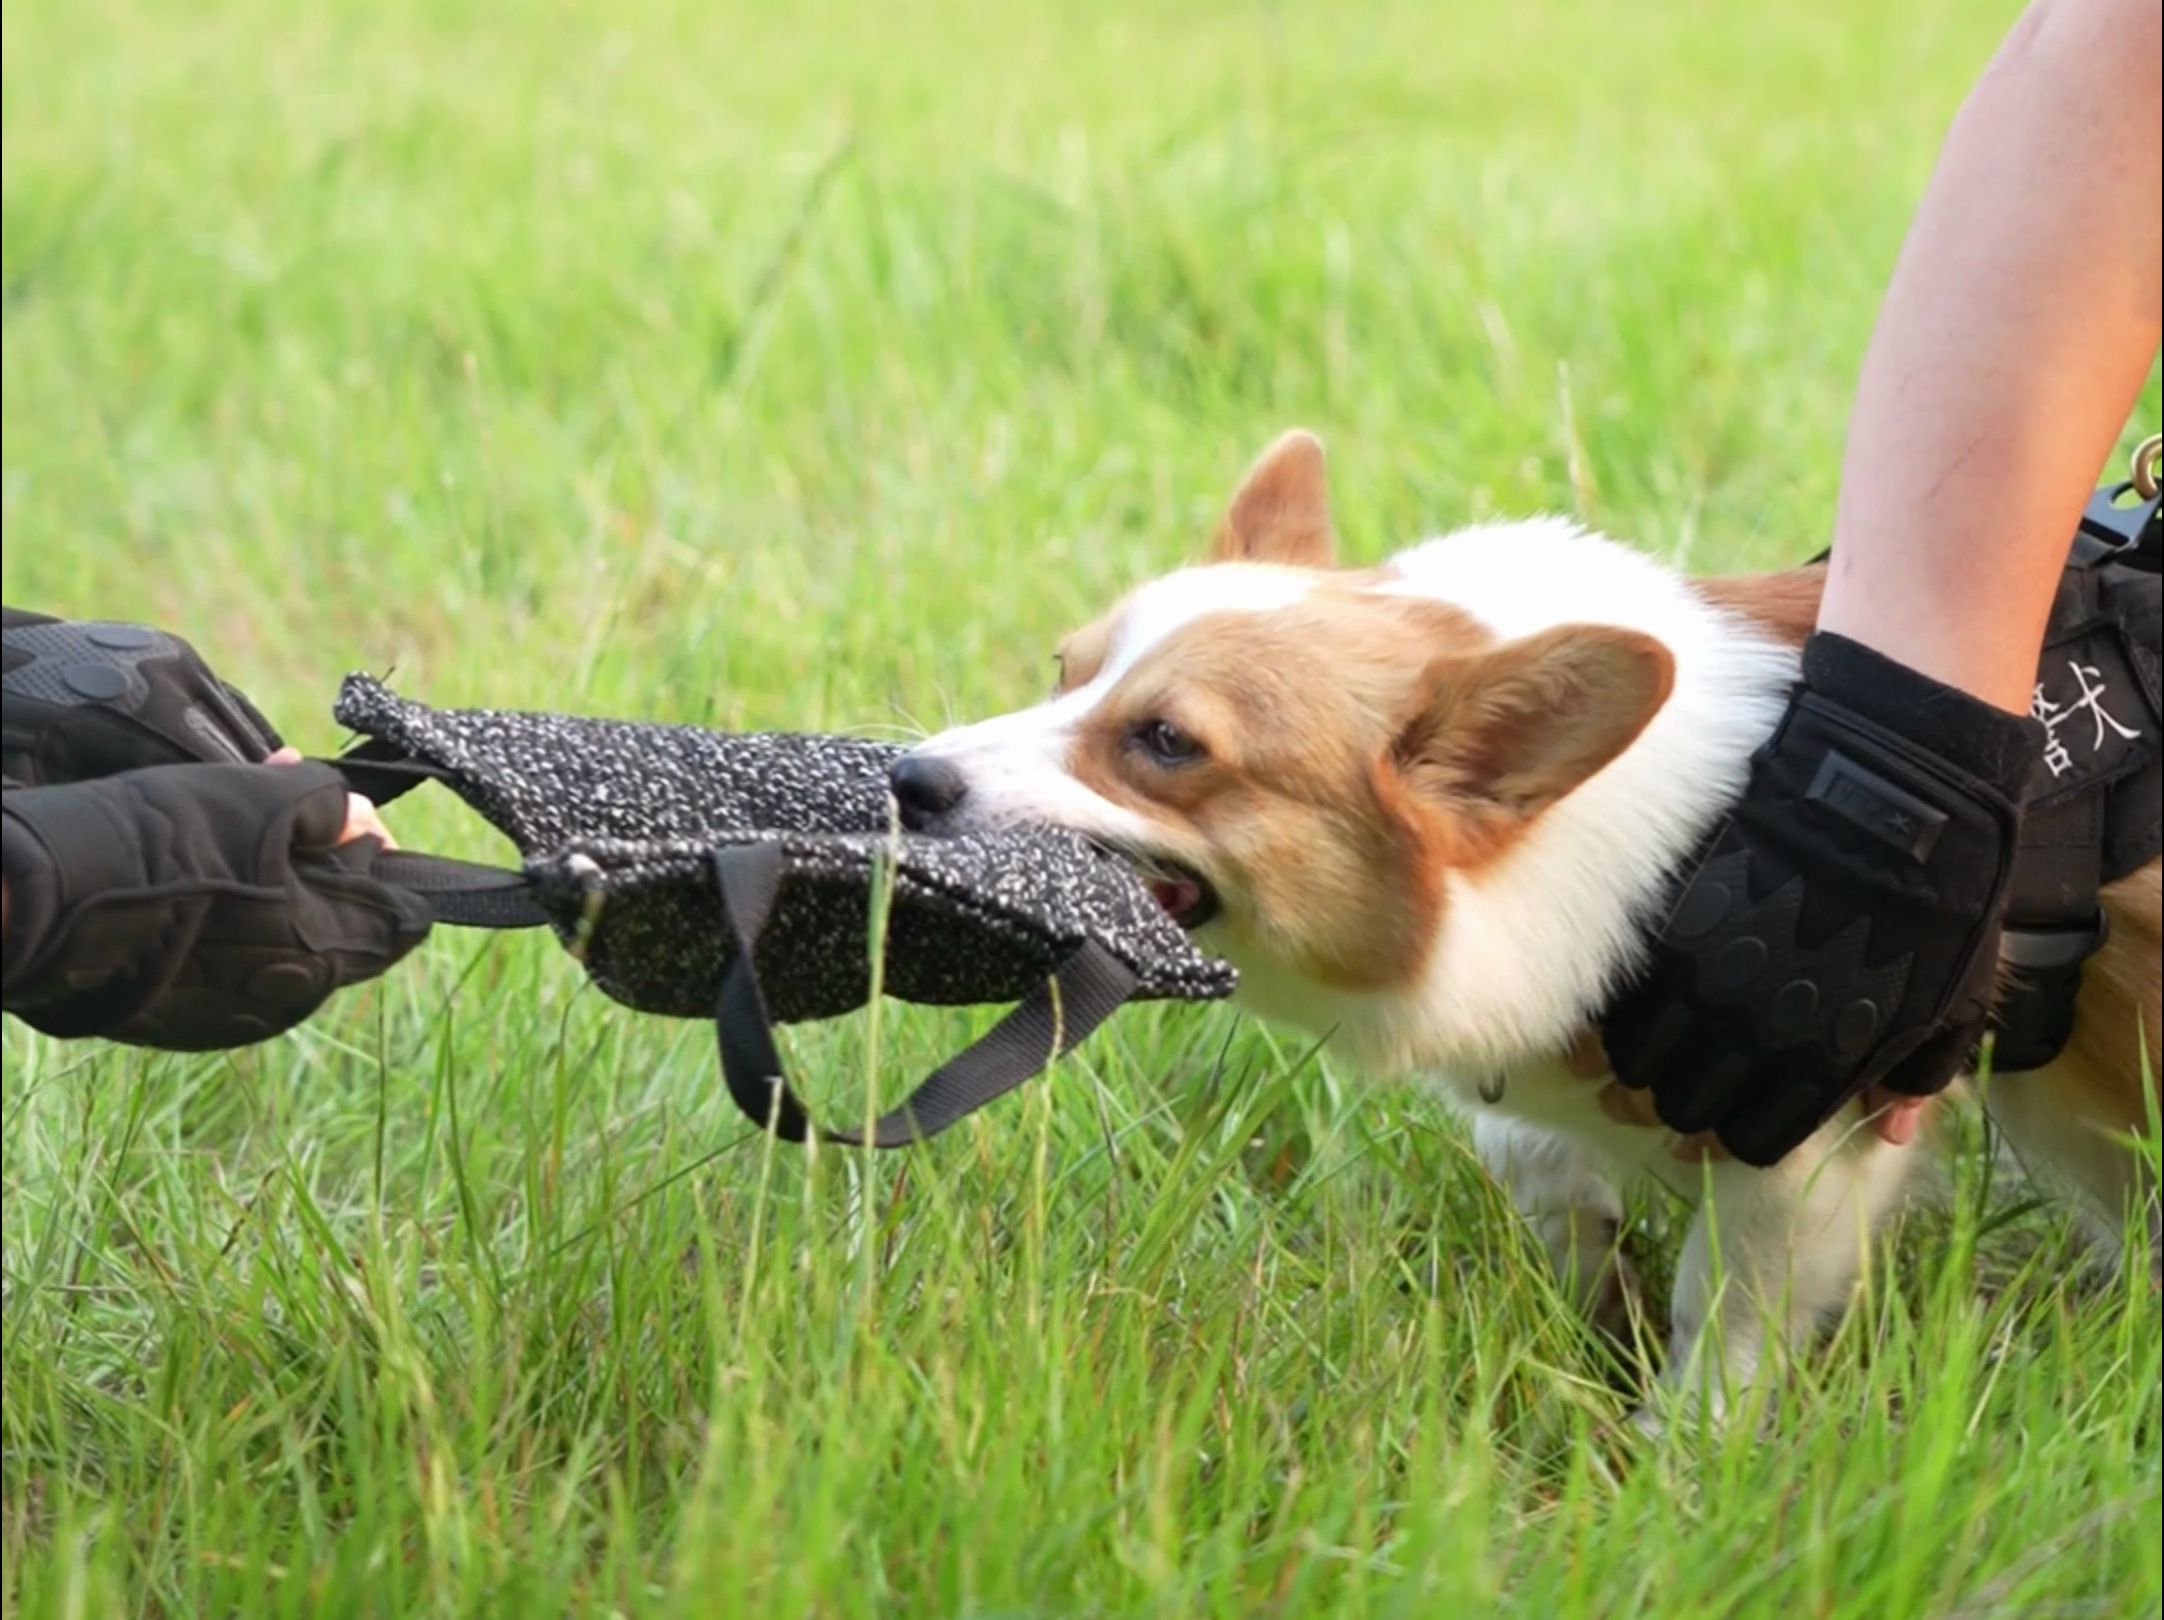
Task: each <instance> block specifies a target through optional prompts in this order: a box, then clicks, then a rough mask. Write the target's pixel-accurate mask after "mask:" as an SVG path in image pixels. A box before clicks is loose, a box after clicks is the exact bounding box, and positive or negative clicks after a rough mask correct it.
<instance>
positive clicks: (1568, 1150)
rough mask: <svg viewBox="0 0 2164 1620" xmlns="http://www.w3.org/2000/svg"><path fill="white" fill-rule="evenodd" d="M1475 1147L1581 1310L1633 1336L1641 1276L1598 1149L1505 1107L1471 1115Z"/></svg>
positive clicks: (1618, 1334) (1610, 1329)
mask: <svg viewBox="0 0 2164 1620" xmlns="http://www.w3.org/2000/svg"><path fill="white" fill-rule="evenodd" d="M1473 1149H1474V1151H1475V1152H1476V1153H1478V1154H1479V1156H1480V1162H1481V1164H1482V1165H1483V1166H1484V1167H1485V1168H1486V1169H1487V1171H1488V1173H1489V1174H1490V1175H1492V1176H1494V1177H1495V1179H1496V1180H1497V1181H1499V1182H1501V1183H1502V1185H1503V1188H1504V1190H1505V1191H1506V1192H1507V1193H1508V1194H1509V1195H1510V1202H1511V1205H1512V1207H1513V1208H1515V1209H1516V1210H1517V1212H1518V1213H1519V1214H1520V1215H1521V1216H1523V1217H1524V1219H1525V1222H1526V1224H1527V1225H1528V1226H1530V1227H1531V1228H1532V1230H1533V1235H1534V1236H1535V1237H1537V1238H1538V1239H1539V1240H1540V1244H1541V1247H1542V1248H1543V1249H1545V1250H1546V1251H1547V1255H1548V1260H1549V1263H1550V1264H1551V1265H1553V1266H1554V1267H1555V1274H1556V1277H1557V1278H1558V1279H1559V1280H1560V1281H1561V1282H1562V1284H1563V1288H1564V1291H1565V1292H1566V1293H1567V1294H1568V1295H1569V1296H1570V1298H1571V1299H1572V1301H1573V1302H1574V1303H1575V1304H1576V1305H1577V1307H1578V1309H1579V1311H1580V1312H1581V1313H1582V1314H1583V1315H1584V1316H1585V1317H1586V1318H1587V1319H1588V1320H1589V1321H1590V1322H1592V1324H1593V1325H1594V1326H1595V1327H1596V1328H1598V1329H1600V1330H1601V1331H1602V1332H1603V1333H1605V1334H1607V1335H1609V1336H1610V1337H1611V1338H1613V1339H1615V1340H1616V1341H1617V1342H1619V1343H1625V1344H1627V1343H1629V1342H1630V1340H1631V1337H1632V1332H1631V1329H1632V1317H1633V1315H1634V1313H1636V1312H1637V1310H1638V1308H1639V1304H1638V1278H1637V1276H1636V1274H1635V1273H1634V1272H1633V1271H1632V1270H1631V1267H1630V1262H1629V1261H1628V1260H1626V1259H1625V1258H1624V1257H1623V1254H1622V1252H1621V1250H1620V1248H1619V1247H1618V1241H1619V1239H1620V1238H1621V1236H1622V1231H1623V1200H1622V1197H1621V1195H1620V1194H1619V1193H1618V1192H1617V1191H1616V1184H1615V1181H1614V1179H1613V1178H1612V1177H1611V1176H1610V1175H1609V1174H1608V1173H1607V1172H1606V1171H1605V1170H1604V1169H1603V1167H1602V1166H1601V1165H1600V1164H1599V1163H1598V1162H1597V1161H1596V1160H1595V1159H1594V1158H1593V1156H1592V1155H1591V1154H1589V1153H1587V1152H1585V1151H1584V1150H1583V1149H1582V1148H1579V1147H1578V1146H1576V1145H1575V1144H1573V1143H1571V1142H1569V1141H1567V1140H1566V1139H1565V1138H1563V1137H1561V1136H1559V1135H1557V1134H1555V1133H1554V1132H1552V1131H1547V1130H1543V1129H1542V1128H1541V1127H1539V1126H1537V1125H1529V1124H1526V1123H1524V1122H1523V1121H1520V1120H1515V1119H1511V1118H1508V1117H1507V1116H1505V1115H1501V1114H1495V1113H1489V1112H1485V1111H1483V1112H1480V1113H1476V1114H1475V1115H1474V1116H1473Z"/></svg>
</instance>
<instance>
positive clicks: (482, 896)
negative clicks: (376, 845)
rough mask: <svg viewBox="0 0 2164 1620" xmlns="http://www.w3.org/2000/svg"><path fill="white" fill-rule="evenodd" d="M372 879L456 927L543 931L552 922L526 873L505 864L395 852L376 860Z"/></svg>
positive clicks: (407, 851) (386, 851) (371, 873)
mask: <svg viewBox="0 0 2164 1620" xmlns="http://www.w3.org/2000/svg"><path fill="white" fill-rule="evenodd" d="M369 875H370V876H372V877H374V878H376V879H378V880H379V881H381V882H384V883H388V884H390V885H391V886H392V887H394V888H399V889H404V890H406V891H408V892H409V893H412V894H417V895H419V896H420V897H421V898H422V899H424V900H426V901H427V902H428V908H429V910H431V911H433V912H434V913H435V914H436V921H438V922H440V923H450V924H452V925H453V926H454V927H459V928H539V927H540V926H541V925H542V924H543V923H545V922H547V921H548V920H549V917H548V913H547V912H545V911H543V910H542V909H541V903H540V902H539V901H538V900H536V899H535V898H534V893H533V887H532V885H531V884H529V883H528V882H527V881H526V874H525V873H523V872H512V871H507V870H505V869H504V868H503V867H500V866H483V865H481V864H480V863H479V862H478V861H454V860H452V859H451V858H450V857H449V856H448V855H421V854H417V853H415V852H414V851H412V850H406V849H392V850H385V851H384V852H383V853H382V854H381V855H378V856H377V857H376V859H375V862H374V864H373V865H371V866H370V867H369Z"/></svg>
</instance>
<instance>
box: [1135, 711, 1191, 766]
mask: <svg viewBox="0 0 2164 1620" xmlns="http://www.w3.org/2000/svg"><path fill="white" fill-rule="evenodd" d="M1134 738H1135V741H1136V742H1138V743H1140V744H1141V745H1142V747H1143V748H1144V749H1145V750H1146V751H1147V752H1148V754H1149V756H1150V758H1151V759H1153V760H1155V761H1156V762H1157V763H1158V764H1160V765H1185V764H1187V763H1188V762H1189V761H1191V760H1197V759H1200V758H1201V757H1202V744H1201V743H1199V742H1197V741H1196V740H1195V739H1194V738H1193V737H1191V736H1189V735H1188V734H1187V733H1186V732H1184V731H1182V730H1181V729H1180V728H1179V727H1178V726H1176V725H1174V724H1173V723H1172V722H1171V721H1170V720H1155V719H1152V720H1145V721H1143V722H1142V723H1141V724H1140V725H1138V726H1136V727H1135V731H1134Z"/></svg>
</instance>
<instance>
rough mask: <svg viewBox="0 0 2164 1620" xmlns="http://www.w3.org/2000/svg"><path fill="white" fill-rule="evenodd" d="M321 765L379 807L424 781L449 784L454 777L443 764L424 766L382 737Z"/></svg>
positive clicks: (327, 760)
mask: <svg viewBox="0 0 2164 1620" xmlns="http://www.w3.org/2000/svg"><path fill="white" fill-rule="evenodd" d="M321 763H323V764H325V765H328V766H330V768H331V769H332V770H334V771H336V772H337V773H338V774H339V775H340V776H343V777H344V778H345V779H346V786H348V787H350V788H351V789H352V790H353V791H354V792H356V793H358V794H360V795H361V796H362V797H363V798H365V799H372V800H374V801H375V802H376V803H377V804H389V803H390V802H391V801H392V800H393V799H396V798H399V797H400V796H402V795H404V794H407V793H411V792H412V791H413V790H414V789H415V788H417V787H419V786H420V785H421V784H422V783H423V782H443V781H447V780H449V778H450V774H451V773H450V772H449V771H447V770H445V769H444V768H443V767H442V766H440V765H425V764H423V763H422V762H421V761H420V760H417V759H413V758H411V757H409V756H408V755H407V753H406V751H405V750H404V749H403V748H400V747H399V746H398V744H396V743H393V742H385V741H384V740H383V739H382V738H381V737H370V738H369V739H367V741H365V742H361V743H357V744H355V745H354V746H353V747H351V748H349V749H347V750H346V751H345V752H344V753H342V754H339V755H337V756H336V757H335V758H332V759H326V760H323V761H322V762H321Z"/></svg>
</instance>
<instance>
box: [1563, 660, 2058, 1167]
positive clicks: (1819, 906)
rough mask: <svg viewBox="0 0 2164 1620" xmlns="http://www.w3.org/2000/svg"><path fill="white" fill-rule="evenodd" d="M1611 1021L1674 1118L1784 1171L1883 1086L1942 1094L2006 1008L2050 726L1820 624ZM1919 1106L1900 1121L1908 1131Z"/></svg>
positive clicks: (1897, 1092)
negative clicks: (2002, 950) (2012, 887)
mask: <svg viewBox="0 0 2164 1620" xmlns="http://www.w3.org/2000/svg"><path fill="white" fill-rule="evenodd" d="M1803 672H1804V679H1803V682H1802V684H1801V685H1800V686H1799V687H1798V688H1797V691H1796V694H1795V696H1794V698H1793V699H1792V701H1791V703H1790V706H1789V710H1788V713H1787V715H1786V716H1785V717H1784V718H1783V720H1782V722H1781V724H1780V726H1779V727H1778V728H1777V730H1776V731H1775V733H1774V736H1773V738H1772V739H1771V740H1770V741H1769V742H1768V743H1767V745H1766V746H1765V748H1763V749H1762V750H1761V751H1760V753H1759V755H1758V758H1757V759H1756V760H1755V761H1754V763H1753V767H1752V773H1751V780H1750V785H1749V787H1748V788H1747V789H1746V791H1745V794H1744V797H1743V800H1742V802H1741V803H1740V804H1739V805H1738V806H1737V807H1736V810H1735V812H1734V814H1733V815H1732V816H1731V817H1730V819H1729V820H1728V822H1727V823H1725V824H1724V825H1723V826H1722V827H1721V828H1720V829H1719V830H1718V831H1717V832H1716V833H1715V835H1714V837H1713V840H1712V842H1711V844H1710V845H1709V847H1708V852H1707V855H1706V858H1705V859H1704V860H1703V861H1702V862H1701V864H1700V865H1699V867H1698V868H1697V870H1696V871H1694V872H1693V873H1692V874H1691V875H1690V877H1689V878H1688V880H1687V881H1686V882H1685V883H1684V885H1683V887H1682V890H1681V893H1680V894H1679V896H1678V898H1677V900H1676V903H1675V905H1674V907H1673V908H1672V909H1671V911H1670V913H1669V916H1668V919H1667V921H1666V923H1665V925H1664V926H1663V928H1662V930H1661V933H1660V936H1659V938H1658V939H1657V940H1656V941H1655V943H1654V949H1653V954H1652V959H1651V961H1650V962H1649V964H1648V968H1647V971H1646V972H1645V974H1644V975H1643V976H1642V977H1641V978H1640V979H1639V981H1638V982H1637V983H1636V984H1634V985H1632V986H1630V987H1629V988H1628V989H1626V991H1625V992H1624V993H1623V995H1622V996H1621V997H1620V998H1619V999H1618V1000H1617V1002H1616V1003H1615V1005H1614V1006H1612V1007H1611V1008H1610V1009H1609V1012H1608V1014H1607V1016H1606V1017H1605V1018H1604V1020H1603V1022H1602V1036H1603V1040H1604V1044H1605V1046H1606V1048H1607V1052H1608V1055H1609V1057H1610V1059H1611V1060H1612V1061H1613V1063H1614V1065H1615V1071H1616V1076H1617V1078H1618V1079H1619V1080H1620V1081H1622V1082H1623V1084H1625V1085H1626V1086H1634V1087H1643V1088H1650V1089H1651V1091H1652V1094H1653V1100H1654V1103H1655V1106H1656V1108H1657V1109H1658V1111H1659V1115H1660V1118H1661V1119H1662V1121H1663V1122H1664V1123H1665V1124H1667V1125H1668V1126H1669V1127H1670V1128H1671V1129H1674V1130H1676V1131H1679V1132H1682V1133H1684V1134H1685V1135H1687V1136H1688V1135H1695V1134H1697V1133H1700V1132H1705V1131H1711V1132H1712V1133H1713V1134H1714V1136H1715V1137H1716V1139H1717V1140H1718V1142H1719V1143H1720V1145H1721V1146H1722V1147H1723V1148H1725V1149H1726V1150H1727V1151H1728V1152H1729V1153H1731V1154H1733V1155H1734V1156H1735V1157H1736V1158H1738V1159H1741V1160H1743V1161H1744V1162H1745V1163H1748V1164H1753V1165H1770V1164H1772V1163H1774V1162H1776V1161H1777V1160H1779V1159H1780V1158H1781V1157H1782V1156H1783V1155H1784V1154H1786V1153H1787V1152H1788V1151H1789V1150H1790V1149H1792V1148H1794V1147H1795V1146H1797V1145H1798V1144H1799V1143H1801V1142H1802V1141H1803V1140H1804V1139H1805V1138H1806V1137H1807V1136H1809V1135H1810V1134H1811V1133H1812V1132H1813V1131H1814V1130H1816V1129H1817V1128H1818V1126H1819V1125H1821V1124H1822V1123H1824V1121H1825V1120H1827V1119H1828V1118H1830V1117H1831V1116H1832V1115H1833V1113H1834V1112H1835V1111H1836V1110H1837V1109H1839V1108H1840V1107H1841V1106H1842V1105H1843V1104H1844V1103H1846V1102H1847V1101H1848V1100H1849V1099H1850V1098H1852V1097H1854V1096H1856V1095H1857V1094H1859V1093H1861V1092H1864V1091H1865V1090H1866V1089H1867V1088H1873V1087H1875V1088H1879V1092H1880V1094H1887V1095H1894V1096H1900V1097H1922V1096H1928V1095H1930V1094H1931V1093H1934V1092H1936V1091H1938V1090H1940V1089H1941V1088H1942V1087H1944V1086H1945V1085H1946V1083H1947V1082H1948V1081H1949V1080H1950V1079H1951V1078H1952V1077H1953V1075H1954V1073H1955V1072H1956V1071H1957V1070H1958V1068H1959V1067H1960V1065H1961V1064H1962V1063H1963V1062H1964V1061H1965V1060H1966V1059H1967V1057H1968V1055H1969V1053H1970V1052H1971V1050H1972V1049H1973V1048H1974V1046H1975V1044H1976V1042H1977V1040H1978V1038H1979V1037H1980V1036H1981V1034H1982V1032H1983V1028H1984V1020H1985V1017H1986V1015H1987V1013H1988V1011H1989V1007H1990V997H1991V991H1992V982H1993V970H1994V964H1995V958H1996V952H1997V940H1998V929H1999V917H2000V913H2001V912H2002V910H2003V909H2004V906H2005V902H2006V891H2007V884H2008V881H2009V878H2010V875H2011V870H2012V861H2013V852H2014V842H2015V835H2016V832H2017V830H2018V826H2019V809H2018V807H2019V805H2020V803H2021V800H2022V797H2023V795H2024V793H2025V791H2026V788H2027V785H2028V780H2029V776H2030V773H2031V771H2032V769H2033V767H2034V764H2035V760H2036V757H2037V746H2036V738H2035V728H2034V726H2033V724H2031V723H2030V722H2028V721H2025V720H2021V719H2017V718H2016V717H2014V716H2013V715H2010V714H2008V713H2006V712H2005V711H2004V710H2001V709H1997V708H1994V707H1992V706H1991V705H1989V704H1986V703H1983V702H1981V701H1979V700H1977V699H1975V698H1971V697H1969V696H1967V695H1966V694H1964V693H1961V692H1959V691H1956V690H1955V689H1953V688H1951V687H1947V686H1943V685H1941V684H1940V683H1938V682H1936V681H1933V680H1931V679H1929V678H1928V677H1926V676H1923V675H1921V674H1919V673H1918V672H1916V671H1914V670H1911V669H1908V668H1905V667H1904V666H1902V665H1900V664H1897V663H1895V662H1893V661H1892V660H1891V659H1888V658H1885V657H1882V656H1881V655H1879V654H1877V653H1874V652H1872V651H1871V650H1870V649H1869V648H1867V647H1864V646H1862V645H1861V644H1859V643H1856V642H1851V641H1848V640H1847V639H1846V638H1844V637H1840V636H1830V635H1825V634H1821V635H1819V636H1816V637H1814V638H1813V639H1812V641H1811V643H1810V644H1809V645H1808V646H1807V647H1806V648H1805V652H1804V671H1803ZM1915 1125H1916V1116H1915V1111H1914V1110H1912V1109H1902V1108H1896V1109H1894V1110H1893V1111H1891V1112H1890V1113H1889V1114H1888V1115H1887V1116H1886V1117H1885V1122H1884V1124H1883V1125H1881V1127H1880V1134H1881V1135H1882V1136H1886V1137H1887V1138H1888V1139H1889V1140H1906V1139H1907V1138H1908V1137H1909V1136H1912V1135H1913V1134H1914V1131H1915Z"/></svg>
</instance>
